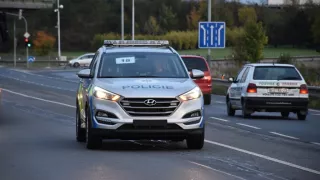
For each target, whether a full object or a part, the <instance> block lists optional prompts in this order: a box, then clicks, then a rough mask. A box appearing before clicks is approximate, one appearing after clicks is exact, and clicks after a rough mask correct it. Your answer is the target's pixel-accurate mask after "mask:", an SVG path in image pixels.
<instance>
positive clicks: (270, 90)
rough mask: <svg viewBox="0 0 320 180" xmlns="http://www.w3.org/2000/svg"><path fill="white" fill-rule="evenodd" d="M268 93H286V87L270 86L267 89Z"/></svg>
mask: <svg viewBox="0 0 320 180" xmlns="http://www.w3.org/2000/svg"><path fill="white" fill-rule="evenodd" d="M268 93H288V89H286V88H270V89H268Z"/></svg>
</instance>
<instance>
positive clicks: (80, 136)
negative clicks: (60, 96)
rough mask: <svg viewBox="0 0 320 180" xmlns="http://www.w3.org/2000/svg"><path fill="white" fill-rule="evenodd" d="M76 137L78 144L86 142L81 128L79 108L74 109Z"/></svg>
mask: <svg viewBox="0 0 320 180" xmlns="http://www.w3.org/2000/svg"><path fill="white" fill-rule="evenodd" d="M76 137H77V141H78V142H86V129H84V128H81V118H80V112H79V107H78V105H77V109H76Z"/></svg>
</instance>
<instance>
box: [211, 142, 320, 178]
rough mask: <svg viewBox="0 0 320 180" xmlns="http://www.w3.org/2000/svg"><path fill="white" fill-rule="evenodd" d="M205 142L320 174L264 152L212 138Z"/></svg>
mask: <svg viewBox="0 0 320 180" xmlns="http://www.w3.org/2000/svg"><path fill="white" fill-rule="evenodd" d="M205 142H206V143H209V144H213V145H217V146H221V147H224V148H228V149H232V150H235V151H238V152H242V153H245V154H249V155H252V156H256V157H260V158H262V159H266V160H269V161H273V162H276V163H279V164H283V165H287V166H290V167H293V168H297V169H300V170H303V171H307V172H310V173H314V174H318V175H320V171H317V170H314V169H310V168H306V167H302V166H299V165H296V164H293V163H290V162H286V161H282V160H279V159H276V158H272V157H269V156H265V155H262V154H258V153H255V152H251V151H247V150H244V149H240V148H237V147H233V146H229V145H226V144H221V143H218V142H214V141H210V140H205Z"/></svg>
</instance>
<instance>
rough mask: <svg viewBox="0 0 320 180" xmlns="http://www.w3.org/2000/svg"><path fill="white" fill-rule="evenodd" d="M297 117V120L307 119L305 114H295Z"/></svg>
mask: <svg viewBox="0 0 320 180" xmlns="http://www.w3.org/2000/svg"><path fill="white" fill-rule="evenodd" d="M297 117H298V119H299V120H301V121H304V120H306V118H307V114H301V112H300V111H299V112H297Z"/></svg>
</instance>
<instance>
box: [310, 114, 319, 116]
mask: <svg viewBox="0 0 320 180" xmlns="http://www.w3.org/2000/svg"><path fill="white" fill-rule="evenodd" d="M312 115H314V116H320V114H312Z"/></svg>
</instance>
